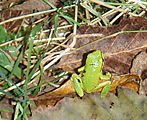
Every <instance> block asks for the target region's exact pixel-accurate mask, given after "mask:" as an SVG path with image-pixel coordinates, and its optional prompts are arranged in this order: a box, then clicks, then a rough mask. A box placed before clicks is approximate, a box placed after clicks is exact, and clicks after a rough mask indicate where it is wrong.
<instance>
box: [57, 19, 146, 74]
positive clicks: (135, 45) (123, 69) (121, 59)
mask: <svg viewBox="0 0 147 120" xmlns="http://www.w3.org/2000/svg"><path fill="white" fill-rule="evenodd" d="M134 30H147V19H145V18H133V19H131V18H130V19H129V18H126V19H124V20H122V22H120V24H119V25H116V26H112V27H103V28H100V27H92V26H81V27H79V29H78V32H77V33H78V36H77V42H76V45H75V48H79V47H81V49H79V50H77V51H75V52H73V53H72V54H70V55H65V56H64V57H63V58H62V59H61V60H60V62H59V64H58V67H59V68H62V69H64V70H65V71H73V70H74V69H76V68H78V67H80V66H81V65H82V60H84V59H85V56H84V54H87V53H88V52H89V51H92V50H98V49H99V50H101V51H102V52H103V53H104V56H105V65H104V69H105V70H106V71H110V72H113V73H117V74H125V73H129V70H130V67H131V63H132V61H133V59H134V57H135V56H136V55H137V54H138V53H139V52H141V51H145V50H146V48H147V33H146V32H136V33H123V34H119V35H116V36H111V37H110V38H105V39H102V40H98V39H100V38H101V36H108V35H111V34H114V33H116V32H120V31H134ZM96 33H99V34H101V36H93V37H92V36H91V35H92V34H96ZM81 35H84V36H86V35H87V36H86V37H80V36H81ZM71 41H72V39H71ZM71 41H70V42H71ZM89 43H90V44H89ZM82 46H83V47H82Z"/></svg>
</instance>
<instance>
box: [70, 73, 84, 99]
mask: <svg viewBox="0 0 147 120" xmlns="http://www.w3.org/2000/svg"><path fill="white" fill-rule="evenodd" d="M71 81H72V82H73V85H74V88H75V90H76V92H77V94H78V95H79V96H80V97H82V96H83V95H84V92H83V84H82V80H81V78H80V77H79V76H78V75H77V74H73V75H72V77H71Z"/></svg>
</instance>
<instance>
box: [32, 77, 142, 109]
mask: <svg viewBox="0 0 147 120" xmlns="http://www.w3.org/2000/svg"><path fill="white" fill-rule="evenodd" d="M136 80H138V81H139V82H140V78H139V77H138V76H137V75H122V76H113V78H112V87H111V90H110V92H113V93H116V89H117V88H118V87H119V86H125V87H126V88H128V89H131V90H134V91H136V92H138V90H139V83H138V82H136ZM100 82H103V80H101V81H100ZM101 90H102V89H99V90H97V91H96V92H100V91H101ZM73 93H75V90H74V87H73V85H72V83H71V81H70V80H68V81H67V82H66V83H65V84H64V85H63V86H61V87H60V88H58V89H56V90H54V91H52V92H49V93H45V94H43V95H40V96H38V97H37V98H35V99H36V100H35V99H34V98H32V99H30V100H35V102H36V104H37V105H38V106H46V105H55V104H56V103H57V102H58V101H60V100H61V99H63V98H64V97H66V96H72V97H73V96H76V94H73Z"/></svg>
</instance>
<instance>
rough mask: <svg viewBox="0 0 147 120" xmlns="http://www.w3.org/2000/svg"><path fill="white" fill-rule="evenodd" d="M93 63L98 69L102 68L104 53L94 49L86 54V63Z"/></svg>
mask: <svg viewBox="0 0 147 120" xmlns="http://www.w3.org/2000/svg"><path fill="white" fill-rule="evenodd" d="M87 64H89V65H93V66H95V67H97V68H98V69H100V70H101V69H102V66H103V64H104V55H103V53H102V52H101V51H100V50H97V51H94V52H92V53H90V54H88V56H87V60H86V65H87Z"/></svg>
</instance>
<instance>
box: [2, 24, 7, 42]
mask: <svg viewBox="0 0 147 120" xmlns="http://www.w3.org/2000/svg"><path fill="white" fill-rule="evenodd" d="M6 40H7V32H6V30H5V29H4V28H3V27H2V26H0V44H2V43H4V42H5V41H6Z"/></svg>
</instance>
